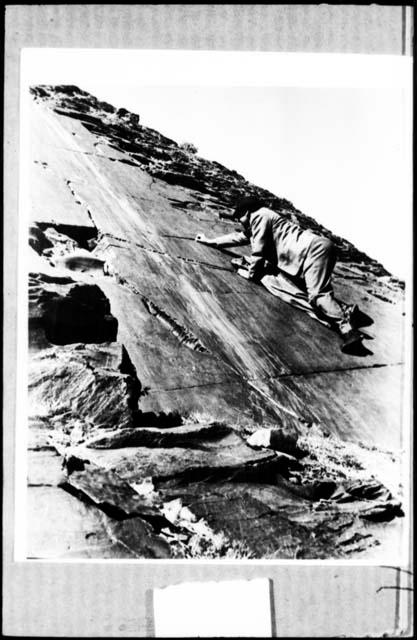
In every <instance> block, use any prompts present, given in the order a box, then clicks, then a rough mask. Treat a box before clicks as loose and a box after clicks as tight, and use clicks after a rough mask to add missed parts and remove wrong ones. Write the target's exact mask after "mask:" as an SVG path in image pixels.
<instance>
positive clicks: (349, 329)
mask: <svg viewBox="0 0 417 640" xmlns="http://www.w3.org/2000/svg"><path fill="white" fill-rule="evenodd" d="M232 217H233V219H235V220H238V221H239V222H240V223H241V225H242V229H243V230H242V231H241V232H240V231H236V232H234V233H230V234H227V235H224V236H219V237H217V238H212V239H210V238H208V237H207V236H205V235H204V234H202V233H200V234H198V235H197V236H196V241H197V242H201V243H203V244H206V245H209V246H214V247H225V246H230V245H237V244H244V243H245V244H248V243H249V242H250V244H251V248H252V255H251V257H250V259H249V261H247V263H246V264H245V259H240V258H238V259H233V260H232V264H233V265H234V267H236V268H237V273H238V274H239V275H240V276H242V277H243V278H246V279H248V280H254V281H258V282H259V281H260V280H261V279H262V283H263V284H264V285H265V286H266V287H267V289H268V290H269V291H271V293H273V294H274V295H277V296H279V297H281V298H283V299H285V300H287V301H288V302H290V303H292V304H294V305H295V306H297V307H299V308H303V309H304V310H306V311H308V312H310V315H313V314H314V315H315V317H316V318H318V319H320V320H322V321H324V323H325V324H327V325H330V326H332V327H334V328H336V329H337V330H338V332H339V333H340V335H341V336H342V345H341V350H342V351H343V352H346V353H349V352H350V351H351V350H352V349H354V348H355V346H357V345H358V343H360V341H361V340H362V338H363V334H362V333H361V332H360V331H358V329H357V326H360V319H361V317H362V319H363V318H364V317H365V316H364V314H362V313H361V312H360V311H359V309H358V307H357V306H356V305H347V304H346V303H344V302H340V301H338V300H337V299H336V298H335V296H334V292H333V287H332V284H331V276H332V272H333V269H334V266H335V263H336V247H335V246H334V244H333V243H332V242H331V241H330V240H329V239H328V238H325V237H323V236H319V235H317V234H315V233H313V232H312V231H310V230H306V229H302V228H301V227H300V226H299V225H298V224H296V223H294V222H292V221H291V220H290V219H288V218H287V217H285V216H282V215H279V214H278V213H275V212H274V211H272V210H271V209H269V208H267V207H266V206H265V201H263V200H261V199H259V198H254V197H249V198H244V199H243V200H241V201H240V202H239V203H238V204H237V206H236V209H235V211H234V214H233V216H232ZM355 317H356V320H357V322H356V326H354V325H355ZM365 323H366V322H365V321H364V322H362V326H363V325H364V324H365Z"/></svg>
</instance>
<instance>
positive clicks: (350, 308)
mask: <svg viewBox="0 0 417 640" xmlns="http://www.w3.org/2000/svg"><path fill="white" fill-rule="evenodd" d="M341 304H342V307H343V311H344V314H345V317H346V320H347V321H348V322H349V323H350V324H351V325H352V327H354V328H355V329H357V328H359V327H369V326H370V325H371V324H373V323H374V321H373V320H372V318H371V317H370V316H368V314H367V313H364V312H363V311H361V309H359V307H358V305H357V304H346V303H344V302H343V303H341Z"/></svg>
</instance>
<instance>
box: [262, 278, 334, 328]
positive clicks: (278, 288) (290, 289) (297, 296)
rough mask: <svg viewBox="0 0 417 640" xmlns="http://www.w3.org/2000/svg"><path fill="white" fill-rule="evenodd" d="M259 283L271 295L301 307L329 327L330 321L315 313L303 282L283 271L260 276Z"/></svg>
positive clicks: (296, 307) (315, 310) (293, 305)
mask: <svg viewBox="0 0 417 640" xmlns="http://www.w3.org/2000/svg"><path fill="white" fill-rule="evenodd" d="M261 283H262V284H263V286H264V287H265V289H267V290H268V291H269V293H272V295H273V296H276V297H277V298H280V299H281V300H283V301H284V302H287V303H288V304H290V305H291V306H292V307H294V308H295V309H301V310H302V311H305V312H306V313H308V315H309V316H311V317H312V318H314V319H315V320H318V321H319V322H321V323H322V324H324V325H326V326H327V327H330V326H331V325H330V322H329V321H328V320H326V318H325V317H324V316H323V314H320V315H317V309H315V308H314V307H312V305H311V304H310V302H309V300H308V296H307V292H306V290H305V287H304V282H302V283H301V282H298V281H296V280H295V278H291V277H290V276H287V275H286V274H283V273H278V275H276V276H275V275H266V276H263V278H261Z"/></svg>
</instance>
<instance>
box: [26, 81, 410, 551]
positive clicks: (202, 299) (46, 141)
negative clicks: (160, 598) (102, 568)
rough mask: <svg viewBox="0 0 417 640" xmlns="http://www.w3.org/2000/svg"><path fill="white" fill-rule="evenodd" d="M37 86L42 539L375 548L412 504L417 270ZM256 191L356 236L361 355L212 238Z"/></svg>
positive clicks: (145, 546)
mask: <svg viewBox="0 0 417 640" xmlns="http://www.w3.org/2000/svg"><path fill="white" fill-rule="evenodd" d="M31 94H32V98H33V104H32V107H33V108H32V112H31V113H32V115H31V118H32V120H31V127H30V128H31V140H30V154H29V160H28V162H29V170H30V176H31V179H30V193H29V200H30V203H31V213H30V221H29V222H30V229H29V234H28V241H29V247H28V251H29V265H30V266H29V268H30V273H29V274H28V277H29V346H30V359H29V402H30V416H29V428H28V436H29V437H28V486H29V489H28V490H29V500H28V504H29V514H28V523H29V526H28V552H27V553H28V556H29V557H49V558H52V557H67V556H69V557H79V558H123V557H125V558H167V557H178V558H188V557H206V558H211V557H213V558H219V557H228V558H240V557H249V558H252V557H253V558H346V557H354V556H357V555H359V557H372V552H373V550H374V549H375V548H376V546H377V545H381V544H382V545H383V544H386V542H385V540H387V538H389V536H390V535H391V532H392V531H394V532H396V531H397V530H398V528H399V523H400V522H401V520H399V519H398V517H400V516H402V515H403V511H402V508H401V504H400V501H399V498H400V497H401V496H400V493H399V485H400V483H401V481H402V478H401V449H402V447H403V446H404V443H402V441H401V433H402V425H401V401H402V385H403V361H404V353H403V333H404V332H403V324H404V301H403V286H402V283H401V282H400V281H398V280H397V279H396V278H394V277H393V276H391V275H390V274H388V273H387V272H386V270H385V269H384V268H383V267H382V266H381V265H380V264H378V263H377V262H376V261H374V260H372V259H370V258H369V257H367V256H366V255H364V254H363V253H361V252H359V251H358V250H357V249H356V248H355V247H353V246H352V245H351V244H350V243H348V242H346V241H345V240H343V239H341V238H339V237H337V236H335V235H334V234H332V233H331V232H330V231H329V230H327V229H324V228H323V227H321V226H320V225H319V224H318V223H317V222H316V221H314V220H312V219H311V218H309V217H308V216H305V215H304V214H302V213H301V212H300V211H298V210H297V209H296V208H295V207H294V206H293V205H292V204H291V203H290V202H288V201H287V200H285V199H284V198H280V197H277V196H276V195H274V194H272V193H269V192H267V191H265V190H264V189H261V188H259V187H256V186H255V185H252V184H250V183H249V182H247V181H246V180H245V179H244V177H242V176H240V175H239V174H237V173H236V172H235V171H232V170H229V169H227V168H226V167H223V166H222V165H220V164H219V163H216V162H209V161H207V160H205V159H204V158H200V157H199V156H198V155H197V153H196V152H195V149H193V148H192V146H190V145H188V146H187V145H178V144H177V143H175V142H174V141H173V140H170V139H168V138H166V137H164V136H163V135H161V134H160V133H158V132H157V131H154V130H153V129H150V128H147V127H143V126H141V125H140V119H139V116H138V115H137V114H132V113H130V112H129V111H127V110H126V109H124V108H115V107H113V106H111V105H109V104H108V103H103V102H99V101H98V100H97V99H96V98H94V97H93V96H91V95H89V94H88V93H86V92H84V91H82V90H80V89H78V88H77V87H73V86H57V87H51V86H42V87H33V88H32V89H31ZM243 195H260V196H263V197H267V198H268V199H269V202H270V206H271V208H274V209H276V210H277V211H281V212H283V213H285V214H286V215H288V216H290V217H292V218H293V219H294V220H296V221H297V222H298V223H299V224H300V225H301V226H303V227H305V228H312V229H314V230H316V231H318V232H319V233H321V234H323V235H325V236H327V237H329V238H331V239H332V240H333V242H334V243H335V244H336V245H337V247H338V249H339V254H340V262H339V264H338V266H337V268H336V271H335V277H334V284H335V289H336V293H337V294H338V295H339V297H341V298H342V299H344V300H346V301H347V302H357V303H358V304H360V306H361V309H363V311H365V312H366V313H367V314H368V315H369V316H371V318H372V319H373V321H374V324H373V325H372V326H371V327H370V329H369V330H368V329H367V331H368V333H369V335H368V340H366V349H364V350H363V352H361V353H358V354H356V355H352V354H350V355H348V354H342V353H341V352H340V349H339V342H338V338H337V336H336V335H335V334H334V333H333V332H331V331H330V330H329V329H328V328H327V327H325V326H323V325H321V324H320V323H318V322H316V321H315V320H314V319H312V318H310V317H309V316H307V315H306V314H305V313H303V312H302V311H300V310H298V309H294V308H292V307H291V306H290V305H289V304H287V303H285V302H283V301H282V300H280V299H278V298H276V297H273V296H272V295H271V294H270V293H268V291H267V290H266V289H265V288H264V287H262V286H261V285H255V284H253V283H249V282H247V281H245V280H243V279H240V278H239V277H237V276H236V274H235V273H234V271H233V269H232V268H231V266H230V258H231V257H235V256H238V255H248V248H247V247H245V248H234V249H233V251H229V250H227V251H226V250H222V251H218V250H215V249H213V248H211V247H208V246H204V245H202V244H198V243H196V242H195V241H194V238H195V235H196V234H197V233H199V232H204V233H207V234H208V235H212V236H214V235H219V234H222V233H226V232H229V231H231V230H234V228H235V223H233V222H232V221H231V220H230V219H228V216H230V213H231V211H232V208H233V206H234V204H235V201H236V199H237V198H239V197H241V196H243ZM253 434H255V435H253ZM391 539H392V538H390V540H391ZM369 554H371V555H369Z"/></svg>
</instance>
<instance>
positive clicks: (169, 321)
mask: <svg viewBox="0 0 417 640" xmlns="http://www.w3.org/2000/svg"><path fill="white" fill-rule="evenodd" d="M111 275H113V276H114V277H115V278H116V281H117V283H118V284H119V285H121V286H123V287H126V288H127V289H129V291H131V292H132V293H134V294H135V295H137V296H139V297H140V298H141V300H142V302H143V304H144V306H145V309H146V310H147V311H148V313H150V314H151V315H152V316H155V317H156V318H157V319H158V320H159V321H160V322H161V323H162V324H163V325H165V327H167V328H168V329H169V331H170V332H171V333H172V334H173V335H174V336H175V337H176V338H177V339H178V340H179V342H180V343H181V344H183V345H184V346H185V347H188V348H189V349H192V350H193V351H198V352H200V353H209V350H208V349H207V348H206V347H205V346H204V345H203V344H202V343H201V342H200V340H199V339H198V338H197V337H196V336H195V335H194V334H193V333H192V332H191V331H189V329H186V328H185V327H183V326H182V325H180V324H179V322H177V321H176V320H175V318H173V317H172V316H170V315H169V314H168V313H166V312H165V311H164V310H163V309H161V308H160V307H158V305H157V304H155V303H154V302H153V301H152V300H150V298H148V296H146V295H144V294H143V293H142V292H141V291H139V289H138V288H137V287H136V286H135V285H134V284H133V283H131V282H129V281H128V280H127V279H126V278H124V277H123V276H120V274H118V273H117V272H116V271H114V270H111Z"/></svg>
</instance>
